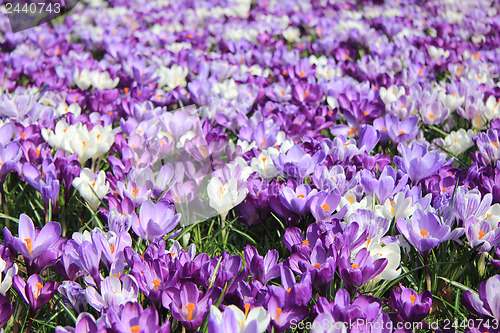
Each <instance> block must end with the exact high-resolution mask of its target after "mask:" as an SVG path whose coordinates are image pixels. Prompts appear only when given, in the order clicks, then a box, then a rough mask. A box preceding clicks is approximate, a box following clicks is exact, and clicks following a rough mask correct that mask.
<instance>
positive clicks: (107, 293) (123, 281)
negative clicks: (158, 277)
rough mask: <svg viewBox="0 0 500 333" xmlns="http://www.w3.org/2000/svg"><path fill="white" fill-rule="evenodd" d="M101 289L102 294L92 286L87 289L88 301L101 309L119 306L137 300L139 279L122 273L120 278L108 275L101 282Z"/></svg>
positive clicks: (95, 307)
mask: <svg viewBox="0 0 500 333" xmlns="http://www.w3.org/2000/svg"><path fill="white" fill-rule="evenodd" d="M100 290H101V293H100V294H99V293H98V292H97V290H96V289H95V288H94V287H92V286H89V287H87V289H86V290H85V298H86V299H87V302H88V303H89V305H90V306H92V307H93V308H94V309H96V310H99V311H100V310H101V309H103V308H110V307H111V308H117V307H119V306H120V305H122V304H125V303H127V302H129V301H136V300H137V296H138V295H139V287H138V286H137V281H136V280H135V278H134V277H133V276H131V275H122V276H121V277H120V278H117V277H115V276H108V277H107V278H105V279H104V280H103V281H102V282H101V288H100Z"/></svg>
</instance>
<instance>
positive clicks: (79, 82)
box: [73, 68, 92, 90]
mask: <svg viewBox="0 0 500 333" xmlns="http://www.w3.org/2000/svg"><path fill="white" fill-rule="evenodd" d="M73 82H74V83H75V84H76V86H77V87H78V88H80V89H81V90H87V89H88V88H90V86H91V85H92V81H91V75H90V70H89V69H88V68H84V69H83V70H82V71H80V70H79V69H78V68H77V69H76V70H75V72H74V73H73Z"/></svg>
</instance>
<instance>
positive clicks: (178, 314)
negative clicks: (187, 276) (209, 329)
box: [170, 282, 222, 329]
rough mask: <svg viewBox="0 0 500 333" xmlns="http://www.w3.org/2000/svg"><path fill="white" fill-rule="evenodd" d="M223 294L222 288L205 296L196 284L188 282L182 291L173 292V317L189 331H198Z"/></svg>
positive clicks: (210, 290)
mask: <svg viewBox="0 0 500 333" xmlns="http://www.w3.org/2000/svg"><path fill="white" fill-rule="evenodd" d="M221 292H222V290H221V289H220V288H212V289H209V290H208V291H207V293H206V294H205V295H203V292H202V291H200V290H198V287H197V286H196V285H195V284H194V283H192V282H186V283H184V284H183V285H182V287H181V288H180V290H179V289H176V288H174V289H173V290H172V293H173V295H172V302H171V303H170V311H171V312H172V316H173V317H174V318H175V319H176V320H178V321H180V322H181V323H182V324H183V325H184V326H185V327H186V328H187V329H196V328H198V327H200V325H201V323H202V322H203V320H204V319H205V315H206V314H207V312H208V311H209V308H210V306H211V305H212V304H213V303H214V302H215V301H216V300H217V299H218V298H219V296H220V294H221Z"/></svg>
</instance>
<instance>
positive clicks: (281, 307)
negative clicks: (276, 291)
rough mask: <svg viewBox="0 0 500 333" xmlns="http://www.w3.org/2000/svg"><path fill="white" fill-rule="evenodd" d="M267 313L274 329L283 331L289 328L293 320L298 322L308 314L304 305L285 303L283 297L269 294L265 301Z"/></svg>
mask: <svg viewBox="0 0 500 333" xmlns="http://www.w3.org/2000/svg"><path fill="white" fill-rule="evenodd" d="M267 313H269V314H270V316H271V325H272V326H273V327H274V330H275V331H278V332H283V331H285V330H286V329H287V328H289V327H290V326H291V325H292V323H293V322H296V323H298V322H300V321H302V320H303V319H304V318H306V317H307V315H308V314H309V309H308V308H307V307H306V306H296V305H293V304H290V303H286V302H285V300H284V299H283V298H280V297H278V296H275V295H273V296H271V297H270V298H269V302H268V303H267Z"/></svg>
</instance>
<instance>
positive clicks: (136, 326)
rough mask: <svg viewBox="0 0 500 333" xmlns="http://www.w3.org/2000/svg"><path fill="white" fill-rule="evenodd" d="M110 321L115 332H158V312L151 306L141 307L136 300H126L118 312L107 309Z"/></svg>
mask: <svg viewBox="0 0 500 333" xmlns="http://www.w3.org/2000/svg"><path fill="white" fill-rule="evenodd" d="M109 317H110V322H111V323H112V325H113V328H114V329H115V330H116V331H117V332H134V333H142V332H144V333H146V332H158V329H159V327H158V312H157V311H156V309H155V308H154V307H153V306H150V307H148V308H147V309H144V310H143V308H142V306H141V304H139V303H137V302H127V303H126V304H125V305H124V306H123V309H122V310H121V311H120V312H117V311H109Z"/></svg>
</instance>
